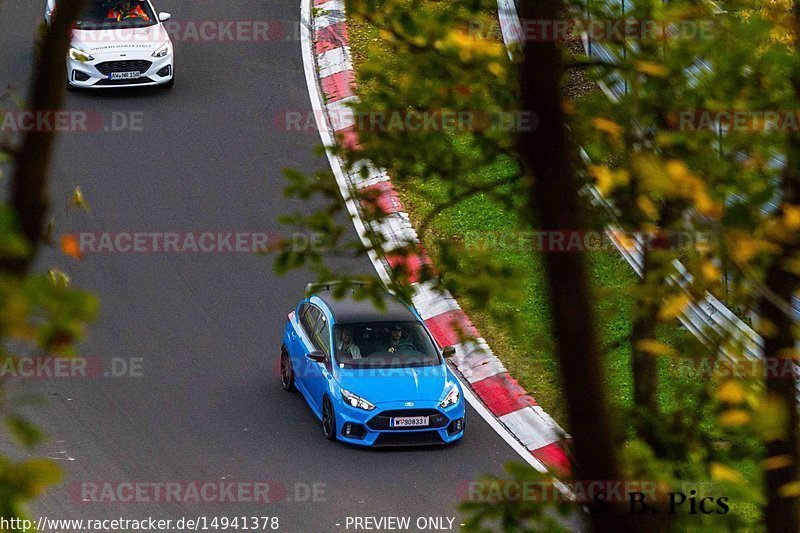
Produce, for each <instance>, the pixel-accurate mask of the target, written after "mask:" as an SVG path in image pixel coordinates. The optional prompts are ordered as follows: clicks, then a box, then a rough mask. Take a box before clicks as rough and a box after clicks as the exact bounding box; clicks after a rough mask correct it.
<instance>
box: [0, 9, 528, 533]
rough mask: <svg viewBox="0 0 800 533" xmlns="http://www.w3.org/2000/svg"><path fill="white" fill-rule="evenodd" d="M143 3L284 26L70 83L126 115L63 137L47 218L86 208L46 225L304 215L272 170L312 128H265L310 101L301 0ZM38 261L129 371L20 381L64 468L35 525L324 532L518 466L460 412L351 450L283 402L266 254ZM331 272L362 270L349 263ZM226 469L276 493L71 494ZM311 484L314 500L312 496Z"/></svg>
mask: <svg viewBox="0 0 800 533" xmlns="http://www.w3.org/2000/svg"><path fill="white" fill-rule="evenodd" d="M43 7H44V1H42V2H37V1H33V2H28V1H25V2H12V1H11V0H3V1H2V3H1V4H0V20H1V21H2V22H0V25H2V27H3V29H2V31H0V86H2V87H6V86H7V85H9V84H11V85H13V86H15V87H16V88H17V90H19V91H23V92H24V90H25V84H26V80H27V77H28V74H29V68H30V62H31V54H32V48H33V44H32V43H33V36H34V34H35V25H36V22H37V20H39V19H40V18H41V16H42V11H43ZM156 7H157V8H158V9H159V10H161V11H168V12H170V13H172V15H173V18H174V19H176V20H179V21H180V20H193V21H201V20H214V21H219V20H229V21H230V20H243V21H248V20H256V19H257V20H264V19H267V20H271V21H276V22H275V23H276V24H277V23H279V22H277V21H280V23H283V24H287V25H288V24H291V25H292V26H291V27H289V28H288V29H289V31H288V32H287V33H286V36H287V37H288V39H286V40H280V41H275V42H176V43H175V45H176V85H175V88H174V89H172V90H140V89H132V90H124V91H114V92H100V93H98V92H89V93H77V94H70V95H69V98H68V102H67V107H68V108H69V109H72V110H87V111H91V112H93V113H97V112H99V113H100V114H102V116H103V117H104V118H105V120H106V121H107V122H106V124H108V123H109V122H110V121H111V119H112V115H113V116H116V117H117V119H118V120H119V117H122V116H124V117H127V120H129V121H130V120H132V119H133V120H140V121H141V122H140V123H137V124H139V125H140V127H137V128H131V127H123V128H121V129H122V130H123V131H107V132H104V131H102V128H101V131H98V132H94V133H77V132H75V133H65V134H63V135H61V136H60V138H59V141H58V146H57V150H56V156H55V164H54V167H53V172H52V186H51V191H52V194H51V196H52V198H53V199H54V200H55V202H56V206H55V210H56V211H57V212H59V213H60V212H62V210H63V206H64V204H65V203H66V201H67V199H68V197H69V193H70V191H71V190H72V189H73V188H74V187H75V186H76V185H80V186H81V188H82V189H83V191H84V194H85V196H86V197H87V199H88V201H89V203H90V205H91V211H90V212H89V213H82V212H72V213H70V214H69V216H67V217H66V218H65V217H63V216H61V217H60V218H59V221H58V233H59V234H64V233H71V232H134V231H156V232H170V231H218V230H220V231H243V232H254V231H272V232H283V233H285V229H283V228H282V227H281V226H280V224H279V223H278V222H277V217H278V216H280V215H281V214H285V213H289V212H291V211H293V210H296V209H303V208H304V206H303V205H302V204H300V203H296V202H290V201H287V200H285V199H284V198H283V195H282V190H283V187H284V184H285V180H284V177H283V175H282V169H283V168H285V167H293V168H296V169H299V170H301V171H304V172H309V173H310V172H313V171H315V170H319V169H323V168H325V167H326V161H325V160H324V159H321V158H317V157H315V156H314V155H313V152H312V150H313V148H314V147H315V145H317V144H319V137H318V135H317V133H316V130H315V129H313V128H310V129H309V130H308V131H307V132H305V133H300V132H287V131H284V128H281V127H277V126H276V121H275V117H276V116H281V113H284V112H286V111H308V110H309V109H310V104H309V99H308V95H307V91H306V85H305V83H306V82H305V79H304V76H303V65H302V60H301V52H300V43H299V42H298V41H297V40H295V39H294V38H293V37H292V36H293V34H294V32H293V25H294V24H296V21H297V20H298V19H299V0H270V1H262V2H257V1H253V0H248V1H240V2H219V1H210V0H198V1H192V2H187V1H184V2H180V1H177V0H172V1H170V0H160V1H158V2H156ZM115 114H116V115H115ZM118 125H119V124H118ZM51 266H58V267H60V268H62V269H63V270H65V271H66V272H67V273H68V274H69V275H70V276H71V277H72V280H73V283H74V284H75V285H76V286H78V287H81V288H85V289H87V290H90V291H92V292H93V293H95V294H96V295H97V296H98V297H99V298H100V300H101V304H102V311H101V317H100V319H99V320H98V321H97V322H96V323H95V324H94V325H93V326H92V327H91V330H90V334H89V336H88V340H87V342H85V343H84V345H83V346H82V353H83V354H85V355H87V356H93V357H98V358H100V359H103V360H105V361H110V360H111V359H112V358H116V359H117V360H127V361H130V360H131V359H135V358H141V365H142V367H141V374H142V375H141V376H139V377H131V376H127V377H105V378H104V377H95V378H87V379H77V378H76V379H62V380H56V379H53V380H47V381H44V382H42V383H37V384H35V385H33V386H31V387H30V389H33V390H35V391H37V392H39V393H40V394H41V395H42V396H44V397H45V398H46V400H47V401H46V404H45V406H44V407H42V408H38V409H37V410H36V411H35V412H36V413H37V415H36V419H37V421H38V422H39V424H40V425H41V426H42V427H43V428H44V429H45V430H46V431H47V433H48V441H47V443H46V444H45V445H44V446H42V447H41V450H40V452H41V453H42V454H43V455H48V456H51V457H53V458H55V459H58V460H60V461H61V464H62V465H63V467H64V469H65V470H66V472H67V475H68V479H67V481H66V482H65V483H63V484H62V485H60V486H59V487H57V488H56V489H53V490H51V491H49V492H47V493H46V495H45V496H44V497H42V498H41V499H40V500H38V501H37V503H36V504H35V505H34V507H33V509H32V513H31V514H32V515H34V516H39V515H46V516H48V517H49V518H118V517H123V518H145V517H148V516H153V517H156V518H172V519H177V518H180V517H182V516H188V517H196V516H198V515H204V516H209V517H212V516H227V517H234V516H237V515H238V516H241V515H248V516H277V517H279V519H280V525H281V530H282V531H290V532H298V533H303V532H316V531H340V530H344V524H345V518H346V517H347V516H372V515H375V516H392V515H400V516H411V517H413V519H416V518H417V517H420V516H448V517H453V516H455V515H456V505H457V502H458V499H459V496H460V495H463V494H464V487H465V486H466V483H467V482H468V481H469V480H471V479H475V478H476V477H477V476H480V475H481V474H484V473H496V474H500V473H502V467H503V465H504V463H505V462H507V461H509V460H514V459H519V456H518V455H516V453H515V452H514V451H513V450H512V449H511V448H510V447H509V446H508V445H507V444H506V443H505V442H504V441H503V440H502V439H501V438H500V437H499V436H498V435H497V434H495V433H494V432H493V430H492V429H491V428H490V427H489V426H488V425H487V424H486V423H485V422H484V421H483V420H482V419H481V418H480V417H479V416H477V415H476V413H475V412H474V411H471V412H470V413H469V414H468V426H469V429H468V431H467V435H466V437H465V439H464V440H463V441H462V442H461V443H460V444H458V445H456V446H453V447H450V448H443V449H411V450H391V451H386V450H382V451H369V450H366V451H365V450H361V449H354V448H350V447H347V446H344V445H341V444H335V443H331V442H328V441H326V440H325V439H324V438H323V436H322V431H321V428H320V425H319V423H318V421H317V419H316V418H315V417H314V416H313V414H312V413H311V410H310V409H309V408H308V407H307V406H306V404H305V402H304V401H303V399H302V398H301V397H300V395H299V394H294V395H289V394H286V393H285V392H283V391H282V390H281V387H280V382H279V376H278V373H277V366H276V361H277V357H278V353H279V352H278V349H279V346H280V342H281V333H282V328H283V325H284V322H285V320H286V314H287V312H288V311H289V310H291V308H292V307H293V306H294V304H295V303H296V301H297V300H298V297H299V296H300V294H301V292H302V290H303V288H304V286H305V284H306V282H307V281H308V279H307V277H306V276H305V275H304V274H303V273H298V272H295V273H293V274H292V275H290V276H287V277H284V278H278V277H276V276H275V274H274V273H273V270H272V261H271V259H269V258H266V257H259V256H254V255H250V254H244V253H238V254H237V253H221V254H216V253H215V254H190V253H189V254H180V253H171V254H164V253H141V254H135V253H119V254H95V255H92V254H89V255H88V256H87V257H86V258H85V259H84V261H82V262H77V261H75V260H73V259H71V258H68V257H66V256H64V255H62V254H61V253H60V252H57V251H55V250H50V251H47V252H45V253H44V254H42V256H41V258H40V268H41V269H46V268H50V267H51ZM348 268H354V269H360V270H363V271H365V272H368V271H370V269H371V266H370V264H369V263H368V262H367V261H366V260H364V261H363V262H362V263H359V264H357V265H348ZM3 447H4V448H8V443H7V442H6V443H4V446H3ZM223 479H224V480H231V481H268V482H271V483H272V487H273V488H275V487H278V488H276V489H275V490H274V492H273V493H280V498H279V499H280V500H281V502H279V503H275V502H273V503H269V504H264V503H256V504H253V503H234V504H231V503H226V504H215V503H203V504H199V505H198V504H195V503H183V504H172V503H170V504H164V503H143V502H137V503H119V502H118V503H113V502H112V503H82V502H80V500H81V497H80V491H79V490H78V488H80V487H81V486H85V485H80V484H81V483H83V482H110V483H120V482H166V481H181V482H187V481H215V480H223ZM281 487H282V488H284V489H285V490H286V491H287V492H286V493H282V492H281V490H280V488H281ZM296 487H299V488H298V489H297V490H295V488H296ZM314 487H316V490H317V495H316V497H313V496H309V494H308V490H307V489H312V488H314ZM295 492H297V494H294V493H295ZM287 499H291V500H302V501H283V500H287ZM459 522H460V520H458V519H457V520H456V524H458V523H459ZM337 523H339V524H341V526H340V527H337V526H336V525H335V524H337Z"/></svg>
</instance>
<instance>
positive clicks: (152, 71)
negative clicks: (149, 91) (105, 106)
mask: <svg viewBox="0 0 800 533" xmlns="http://www.w3.org/2000/svg"><path fill="white" fill-rule="evenodd" d="M134 71H138V72H140V76H139V77H138V78H135V79H126V80H112V79H111V73H112V72H134ZM174 75H175V69H174V66H173V51H172V49H171V47H170V51H169V53H168V54H167V55H165V56H164V57H152V55H150V53H147V54H143V53H138V54H137V53H126V54H125V55H124V56H122V54H99V55H96V56H95V57H94V59H92V60H91V61H78V60H75V59H72V58H67V81H68V83H69V84H70V85H71V86H73V87H77V88H86V89H113V88H115V87H147V86H150V85H162V84H165V83H168V82H169V81H170V80H172V78H173V76H174Z"/></svg>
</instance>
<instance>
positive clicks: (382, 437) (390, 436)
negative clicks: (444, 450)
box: [373, 431, 444, 446]
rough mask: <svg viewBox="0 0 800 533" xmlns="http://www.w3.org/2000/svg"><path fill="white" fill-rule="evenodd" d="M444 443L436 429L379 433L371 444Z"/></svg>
mask: <svg viewBox="0 0 800 533" xmlns="http://www.w3.org/2000/svg"><path fill="white" fill-rule="evenodd" d="M434 444H444V441H443V440H442V437H441V436H440V435H439V432H438V431H417V432H414V433H408V432H397V433H380V434H379V435H378V438H377V439H375V444H373V446H431V445H434Z"/></svg>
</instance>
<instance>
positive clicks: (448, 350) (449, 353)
mask: <svg viewBox="0 0 800 533" xmlns="http://www.w3.org/2000/svg"><path fill="white" fill-rule="evenodd" d="M455 354H456V347H455V346H445V347H444V348H442V355H443V356H445V358H447V357H453V356H454V355H455Z"/></svg>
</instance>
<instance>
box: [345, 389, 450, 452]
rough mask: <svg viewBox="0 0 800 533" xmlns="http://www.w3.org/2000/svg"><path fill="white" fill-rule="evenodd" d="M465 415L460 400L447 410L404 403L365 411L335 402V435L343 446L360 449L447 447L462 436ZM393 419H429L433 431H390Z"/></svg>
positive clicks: (436, 404) (387, 404)
mask: <svg viewBox="0 0 800 533" xmlns="http://www.w3.org/2000/svg"><path fill="white" fill-rule="evenodd" d="M465 412H466V410H465V408H464V399H463V396H462V398H461V400H460V401H459V402H458V404H456V405H453V406H451V407H449V408H447V409H442V408H441V407H439V404H438V402H414V406H413V407H409V406H407V405H406V402H390V403H380V404H378V405H376V409H374V410H372V411H364V410H363V409H357V408H355V407H351V406H350V405H347V404H346V403H344V402H337V405H336V435H337V438H338V439H339V440H341V441H343V442H348V443H351V444H356V445H359V446H413V445H428V444H449V443H451V442H454V441H457V440H458V439H460V438H461V437H463V436H464V415H465ZM393 416H430V421H431V426H432V427H424V428H413V429H412V428H403V429H396V428H389V427H388V425H389V424H388V419H389V418H391V417H393ZM348 434H349V436H348ZM362 435H363V436H362Z"/></svg>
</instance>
